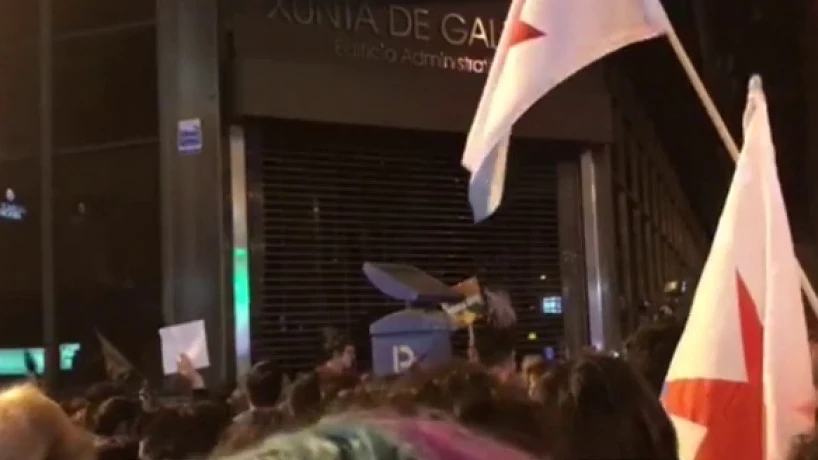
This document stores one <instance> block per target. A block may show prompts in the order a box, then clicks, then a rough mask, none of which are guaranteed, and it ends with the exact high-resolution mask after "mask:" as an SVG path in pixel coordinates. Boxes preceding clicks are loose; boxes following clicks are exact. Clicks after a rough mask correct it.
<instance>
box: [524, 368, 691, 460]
mask: <svg viewBox="0 0 818 460" xmlns="http://www.w3.org/2000/svg"><path fill="white" fill-rule="evenodd" d="M536 396H537V398H538V399H539V400H540V401H542V403H543V405H544V406H545V410H546V412H547V413H548V415H549V416H550V417H553V418H554V419H555V420H556V421H557V422H558V426H559V428H558V433H559V435H558V439H559V440H560V446H559V448H558V449H557V455H555V457H554V458H555V460H563V459H564V460H578V459H582V460H609V459H610V460H619V459H623V458H633V459H636V458H638V459H644V460H649V459H650V460H676V459H677V458H678V454H677V447H678V442H677V439H676V431H675V429H674V427H673V424H672V423H671V421H670V419H669V418H668V416H667V414H666V413H665V411H664V409H663V408H662V405H661V403H660V401H659V398H657V397H656V395H655V394H654V393H653V392H652V391H651V389H650V387H649V386H648V384H647V382H645V381H644V379H642V377H641V376H640V375H638V374H637V373H636V372H634V370H633V369H632V368H631V367H630V366H629V365H628V364H627V363H626V362H625V361H623V360H621V359H618V358H614V357H610V356H605V355H599V354H586V355H583V356H581V357H579V358H578V359H575V360H572V361H569V362H565V363H562V364H559V365H557V366H556V367H555V368H554V369H552V370H551V371H549V372H548V373H546V374H545V376H543V379H542V381H541V383H540V386H539V391H538V394H537V395H536Z"/></svg>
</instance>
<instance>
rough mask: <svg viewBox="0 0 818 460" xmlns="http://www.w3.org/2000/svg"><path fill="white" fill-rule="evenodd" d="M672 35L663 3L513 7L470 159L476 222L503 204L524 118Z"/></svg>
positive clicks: (520, 1) (556, 0)
mask: <svg viewBox="0 0 818 460" xmlns="http://www.w3.org/2000/svg"><path fill="white" fill-rule="evenodd" d="M667 30H668V22H667V17H666V16H665V12H664V10H663V9H662V6H661V4H660V3H659V0H513V1H512V3H511V7H510V9H509V12H508V17H507V18H506V25H505V28H504V29H503V34H502V35H501V37H500V42H499V43H498V45H497V52H496V53H495V55H494V60H493V61H492V64H491V68H490V69H489V74H488V78H487V80H486V85H485V88H484V89H483V96H482V98H481V99H480V103H479V105H478V107H477V114H476V115H475V117H474V122H473V124H472V127H471V130H470V131H469V136H468V139H467V141H466V148H465V152H464V153H463V160H462V163H463V166H464V167H465V168H466V169H468V170H469V172H470V173H471V180H470V183H469V201H470V203H471V206H472V211H473V212H474V218H475V221H477V222H479V221H481V220H483V219H485V218H487V217H488V216H490V215H491V214H492V213H493V212H494V211H495V210H497V207H498V206H499V205H500V200H501V198H502V193H503V184H504V182H505V173H506V156H507V154H508V152H507V147H508V141H509V136H510V135H511V127H512V125H513V124H514V123H515V122H516V121H517V119H519V118H520V117H521V116H522V115H523V113H525V112H526V111H527V110H528V109H529V108H530V107H531V106H532V105H534V103H535V102H537V100H538V99H540V98H541V97H543V96H544V95H545V94H546V93H548V92H549V91H551V90H552V89H554V88H555V87H556V86H557V85H559V84H560V83H561V82H562V81H564V80H566V79H567V78H568V77H570V76H571V75H573V74H574V73H576V72H578V71H579V70H581V69H582V68H583V67H586V66H587V65H589V64H591V63H592V62H594V61H596V60H598V59H601V58H602V57H604V56H605V55H607V54H610V53H612V52H614V51H616V50H618V49H620V48H623V47H625V46H627V45H630V44H632V43H635V42H639V41H643V40H647V39H650V38H653V37H656V36H659V35H662V34H664V33H665V32H666V31H667Z"/></svg>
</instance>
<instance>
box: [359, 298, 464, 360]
mask: <svg viewBox="0 0 818 460" xmlns="http://www.w3.org/2000/svg"><path fill="white" fill-rule="evenodd" d="M451 331H452V326H451V321H450V320H449V317H448V316H447V315H446V314H445V313H443V312H442V311H424V310H418V309H407V310H401V311H397V312H395V313H391V314H389V315H386V316H384V317H383V318H381V319H379V320H377V321H375V322H374V323H372V324H371V325H370V326H369V334H370V336H371V338H372V371H373V372H374V373H375V375H377V376H385V375H392V374H398V373H401V372H403V371H405V370H407V369H409V368H410V367H412V365H413V364H415V363H417V362H420V363H429V364H432V363H439V362H445V361H447V360H449V359H450V358H451V357H452V343H451Z"/></svg>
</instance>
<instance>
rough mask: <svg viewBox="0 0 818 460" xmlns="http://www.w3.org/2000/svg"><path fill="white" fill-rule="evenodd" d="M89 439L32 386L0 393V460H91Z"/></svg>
mask: <svg viewBox="0 0 818 460" xmlns="http://www.w3.org/2000/svg"><path fill="white" fill-rule="evenodd" d="M93 458H94V444H93V440H92V438H91V436H90V435H89V434H88V433H86V432H84V431H83V430H81V429H80V428H78V427H77V426H75V425H74V424H73V423H72V422H71V420H70V419H69V418H68V416H67V415H66V414H65V412H64V411H63V410H62V408H61V407H60V406H59V405H58V404H57V403H55V402H54V401H52V400H51V399H49V398H48V397H47V396H45V395H44V394H43V393H41V392H40V390H39V389H38V388H36V387H35V386H32V385H23V386H17V387H12V388H9V389H6V390H4V391H3V392H2V393H0V460H20V459H26V460H91V459H93Z"/></svg>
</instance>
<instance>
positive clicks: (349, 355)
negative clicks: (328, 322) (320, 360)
mask: <svg viewBox="0 0 818 460" xmlns="http://www.w3.org/2000/svg"><path fill="white" fill-rule="evenodd" d="M323 334H324V347H323V348H324V353H325V355H326V356H327V360H328V362H329V363H331V364H332V365H333V367H336V368H338V369H339V370H348V369H352V368H353V367H354V366H355V345H354V344H353V343H352V341H351V340H350V339H349V337H348V336H347V335H346V334H344V333H343V332H341V331H339V330H338V329H335V328H332V327H328V328H325V329H324V331H323Z"/></svg>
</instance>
